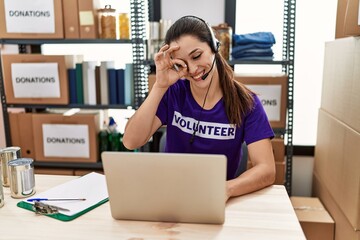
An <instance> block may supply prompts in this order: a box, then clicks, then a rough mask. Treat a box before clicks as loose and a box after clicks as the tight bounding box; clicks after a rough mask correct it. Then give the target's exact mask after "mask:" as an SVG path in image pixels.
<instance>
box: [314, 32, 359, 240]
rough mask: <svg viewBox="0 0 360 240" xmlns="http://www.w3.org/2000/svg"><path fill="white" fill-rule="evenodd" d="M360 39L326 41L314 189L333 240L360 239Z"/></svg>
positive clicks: (349, 38)
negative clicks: (331, 227) (332, 225)
mask: <svg viewBox="0 0 360 240" xmlns="http://www.w3.org/2000/svg"><path fill="white" fill-rule="evenodd" d="M359 93H360V38H359V37H348V38H342V39H337V40H335V41H332V42H328V43H326V46H325V61H324V74H323V89H322V99H321V109H320V110H319V120H318V133H317V143H316V148H315V165H314V178H313V179H314V180H313V191H314V195H315V196H318V197H319V198H320V199H321V201H322V202H323V203H324V205H325V207H326V208H327V209H328V211H329V213H330V214H331V215H332V217H333V218H334V220H335V223H336V228H335V229H336V230H335V240H340V239H360V148H359V146H360V94H359Z"/></svg>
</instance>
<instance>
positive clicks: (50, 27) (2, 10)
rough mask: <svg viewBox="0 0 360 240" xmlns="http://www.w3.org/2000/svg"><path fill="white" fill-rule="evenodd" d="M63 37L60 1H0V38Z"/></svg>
mask: <svg viewBox="0 0 360 240" xmlns="http://www.w3.org/2000/svg"><path fill="white" fill-rule="evenodd" d="M63 37H64V31H63V14H62V4H61V0H43V1H23V0H0V38H9V39H11V38H14V39H21V38H24V39H35V38H38V39H52V38H53V39H59V38H63Z"/></svg>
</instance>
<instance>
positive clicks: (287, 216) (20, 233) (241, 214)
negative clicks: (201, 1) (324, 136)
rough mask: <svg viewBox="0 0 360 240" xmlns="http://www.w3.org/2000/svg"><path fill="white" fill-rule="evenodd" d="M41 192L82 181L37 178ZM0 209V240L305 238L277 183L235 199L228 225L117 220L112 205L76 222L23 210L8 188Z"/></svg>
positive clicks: (228, 209)
mask: <svg viewBox="0 0 360 240" xmlns="http://www.w3.org/2000/svg"><path fill="white" fill-rule="evenodd" d="M35 178H36V190H37V192H38V193H39V192H42V191H45V190H47V189H48V188H51V187H54V186H56V185H59V184H61V183H63V182H66V181H69V180H71V179H74V178H76V177H73V176H50V175H36V176H35ZM4 192H5V205H4V206H3V207H2V208H0V239H1V240H2V239H4V240H5V239H6V240H11V239H27V240H31V239H34V240H42V239H87V240H90V239H126V240H148V239H159V240H160V239H163V240H165V239H167V240H182V239H191V240H196V239H204V240H210V239H221V240H225V239H234V240H235V239H236V240H239V239H250V240H256V239H261V240H264V239H266V240H271V239H275V240H281V239H284V240H293V239H305V236H304V234H303V231H302V229H301V226H300V224H299V222H298V220H297V218H296V215H295V212H294V210H293V208H292V206H291V202H290V199H289V197H288V195H287V192H286V190H285V188H284V186H278V185H274V186H271V187H268V188H266V189H263V190H260V191H257V192H255V193H251V194H248V195H245V196H241V197H237V198H233V199H230V200H229V201H228V203H227V205H226V215H225V223H224V224H223V225H206V224H183V223H163V222H140V221H117V220H114V219H113V218H112V217H111V214H110V208H109V202H107V203H105V204H103V205H101V206H99V207H98V208H95V209H94V210H92V211H90V212H88V213H86V214H84V215H82V216H80V217H79V218H76V219H75V220H73V221H70V222H62V221H59V220H56V219H53V218H49V217H46V216H41V215H36V214H35V213H33V212H31V211H28V210H25V209H22V208H19V207H17V206H16V204H17V203H18V202H19V201H21V199H13V198H11V197H10V190H9V188H4Z"/></svg>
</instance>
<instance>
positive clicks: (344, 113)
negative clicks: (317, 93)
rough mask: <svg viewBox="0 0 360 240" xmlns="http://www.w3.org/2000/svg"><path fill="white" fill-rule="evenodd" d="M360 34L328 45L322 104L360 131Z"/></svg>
mask: <svg viewBox="0 0 360 240" xmlns="http://www.w3.org/2000/svg"><path fill="white" fill-rule="evenodd" d="M359 93H360V37H348V38H342V39H337V40H335V41H332V42H327V43H326V45H325V59H324V74H323V84H322V97H321V108H322V109H324V110H326V111H327V112H329V113H330V114H331V115H333V116H335V117H336V118H337V119H339V120H340V121H342V122H344V123H345V124H347V125H348V126H350V127H351V128H354V129H355V130H356V131H357V132H360V94H359Z"/></svg>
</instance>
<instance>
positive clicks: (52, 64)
mask: <svg viewBox="0 0 360 240" xmlns="http://www.w3.org/2000/svg"><path fill="white" fill-rule="evenodd" d="M2 63H3V64H2V67H3V74H4V87H5V96H6V102H7V103H9V104H68V103H69V88H68V80H67V73H66V67H65V57H64V56H45V55H39V54H20V55H2ZM29 65H30V66H29Z"/></svg>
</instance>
